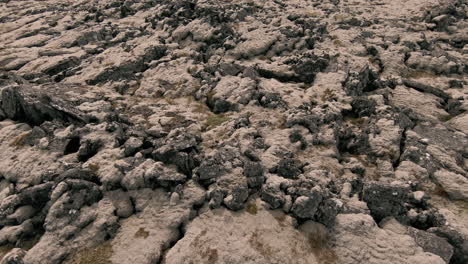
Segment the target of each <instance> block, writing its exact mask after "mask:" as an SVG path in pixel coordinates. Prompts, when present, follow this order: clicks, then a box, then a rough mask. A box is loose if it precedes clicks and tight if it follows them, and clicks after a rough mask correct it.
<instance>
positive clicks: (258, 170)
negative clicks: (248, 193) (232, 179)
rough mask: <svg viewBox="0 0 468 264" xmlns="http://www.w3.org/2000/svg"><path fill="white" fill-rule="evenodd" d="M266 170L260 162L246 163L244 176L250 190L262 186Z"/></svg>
mask: <svg viewBox="0 0 468 264" xmlns="http://www.w3.org/2000/svg"><path fill="white" fill-rule="evenodd" d="M263 172H264V168H263V166H262V164H261V163H260V162H252V161H246V162H244V175H245V176H246V177H247V183H248V185H249V187H250V188H257V187H260V186H262V184H263V182H264V181H265V177H263Z"/></svg>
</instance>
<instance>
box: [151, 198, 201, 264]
mask: <svg viewBox="0 0 468 264" xmlns="http://www.w3.org/2000/svg"><path fill="white" fill-rule="evenodd" d="M205 204H206V202H204V203H202V204H201V205H193V206H192V211H191V214H192V215H190V218H189V219H188V220H187V221H184V222H182V223H180V224H179V225H178V226H177V230H178V231H179V233H178V237H177V238H176V239H175V240H173V241H169V245H168V246H167V247H166V248H164V247H163V248H162V250H161V256H160V258H159V260H158V261H156V262H155V264H167V263H166V255H167V254H168V253H169V251H170V250H171V249H172V248H173V247H174V246H175V245H176V244H177V243H178V242H179V241H180V240H182V239H183V238H184V237H185V233H186V231H187V226H188V225H189V224H190V223H191V222H192V221H193V220H195V219H196V218H197V217H198V216H199V215H200V210H201V208H203V207H204V205H205Z"/></svg>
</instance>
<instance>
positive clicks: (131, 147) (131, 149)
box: [123, 137, 143, 157]
mask: <svg viewBox="0 0 468 264" xmlns="http://www.w3.org/2000/svg"><path fill="white" fill-rule="evenodd" d="M141 146H143V140H141V139H140V138H136V137H131V138H129V139H128V140H127V141H125V144H124V145H123V148H124V155H125V156H127V157H128V156H132V155H134V154H135V153H136V152H137V151H138V150H139V149H140V148H141Z"/></svg>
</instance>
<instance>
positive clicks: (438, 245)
mask: <svg viewBox="0 0 468 264" xmlns="http://www.w3.org/2000/svg"><path fill="white" fill-rule="evenodd" d="M408 234H409V235H410V236H412V237H413V238H414V240H415V241H416V244H418V245H419V246H420V247H422V249H423V250H424V251H426V252H431V253H434V254H436V255H438V256H440V257H441V258H442V259H443V260H444V261H445V262H446V263H449V262H450V258H451V257H452V255H453V247H452V245H450V244H449V242H447V240H446V239H445V238H442V237H439V236H437V235H435V234H432V233H429V232H426V231H422V230H418V229H416V228H413V227H409V228H408ZM450 263H452V262H450Z"/></svg>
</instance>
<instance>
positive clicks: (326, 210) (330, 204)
mask: <svg viewBox="0 0 468 264" xmlns="http://www.w3.org/2000/svg"><path fill="white" fill-rule="evenodd" d="M342 207H343V203H342V202H341V201H340V200H338V199H326V200H325V201H323V202H322V203H321V204H320V206H319V208H318V211H317V213H316V216H315V218H316V220H317V222H319V223H322V224H324V225H325V226H327V227H332V226H333V224H334V223H335V218H336V215H337V214H339V213H340V211H341V209H342Z"/></svg>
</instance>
